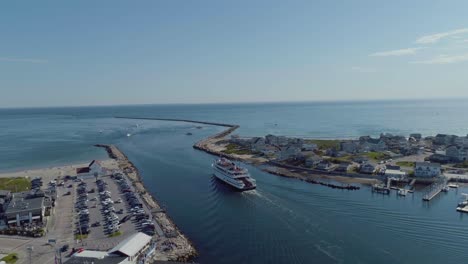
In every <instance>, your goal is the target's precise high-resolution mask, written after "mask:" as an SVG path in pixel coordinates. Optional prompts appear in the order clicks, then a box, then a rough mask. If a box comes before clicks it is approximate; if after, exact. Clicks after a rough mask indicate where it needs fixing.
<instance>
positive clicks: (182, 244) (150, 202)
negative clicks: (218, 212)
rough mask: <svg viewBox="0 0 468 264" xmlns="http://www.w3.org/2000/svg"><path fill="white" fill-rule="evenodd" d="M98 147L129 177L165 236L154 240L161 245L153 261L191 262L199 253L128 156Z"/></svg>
mask: <svg viewBox="0 0 468 264" xmlns="http://www.w3.org/2000/svg"><path fill="white" fill-rule="evenodd" d="M95 146H96V147H101V148H104V149H105V150H106V151H107V153H108V155H109V157H110V158H112V159H115V160H116V161H117V163H118V165H119V168H120V169H121V170H122V171H123V172H124V174H125V175H126V176H127V177H128V179H129V180H130V182H131V183H132V185H133V187H134V188H135V190H136V192H138V193H139V194H140V196H141V198H142V200H143V202H144V203H145V204H146V206H147V207H148V208H150V210H151V214H152V216H153V218H154V220H155V221H156V222H157V224H158V225H159V226H160V227H161V229H162V231H163V233H164V235H163V236H162V237H160V236H158V235H155V237H154V239H155V240H156V242H157V243H158V244H159V245H160V246H158V247H157V249H156V251H155V253H154V255H153V260H162V261H166V260H170V261H184V262H185V261H190V260H192V259H193V258H194V257H195V256H196V255H197V251H196V249H195V247H194V246H193V245H192V243H191V242H190V241H189V239H188V238H186V237H185V236H184V235H183V234H182V232H181V231H180V230H179V228H177V226H176V224H175V223H174V222H173V221H172V219H171V218H170V217H169V216H168V215H167V214H166V213H165V211H164V210H163V209H162V207H161V206H160V204H159V203H158V201H157V200H156V199H155V198H154V197H153V196H152V195H151V194H150V193H149V192H148V191H147V188H146V187H145V185H144V183H143V180H142V179H141V176H140V173H139V171H138V169H137V168H136V167H135V166H134V164H133V163H132V162H131V161H130V160H129V159H128V158H127V156H126V155H125V154H124V153H123V152H122V151H120V150H119V149H118V148H117V147H116V146H114V145H105V144H96V145H95Z"/></svg>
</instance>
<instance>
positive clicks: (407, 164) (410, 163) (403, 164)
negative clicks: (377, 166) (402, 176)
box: [396, 161, 414, 167]
mask: <svg viewBox="0 0 468 264" xmlns="http://www.w3.org/2000/svg"><path fill="white" fill-rule="evenodd" d="M396 165H398V166H401V167H414V162H413V161H397V162H396Z"/></svg>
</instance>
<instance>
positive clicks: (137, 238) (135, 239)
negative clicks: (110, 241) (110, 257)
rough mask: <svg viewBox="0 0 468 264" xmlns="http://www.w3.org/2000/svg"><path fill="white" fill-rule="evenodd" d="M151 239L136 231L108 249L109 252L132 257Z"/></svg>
mask: <svg viewBox="0 0 468 264" xmlns="http://www.w3.org/2000/svg"><path fill="white" fill-rule="evenodd" d="M150 241H151V237H150V236H148V235H147V234H145V233H142V232H138V233H136V234H133V235H131V236H129V237H127V238H126V239H125V240H123V241H122V242H120V243H119V244H118V245H117V246H115V247H114V248H113V249H111V250H109V253H110V254H119V255H125V256H128V257H133V256H135V254H137V253H138V251H140V250H141V249H142V248H143V247H145V246H146V245H147V244H148V243H149V242H150Z"/></svg>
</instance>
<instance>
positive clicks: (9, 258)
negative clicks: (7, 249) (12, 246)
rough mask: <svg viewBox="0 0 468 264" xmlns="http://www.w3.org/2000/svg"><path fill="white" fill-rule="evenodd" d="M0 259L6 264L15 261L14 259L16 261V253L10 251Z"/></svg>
mask: <svg viewBox="0 0 468 264" xmlns="http://www.w3.org/2000/svg"><path fill="white" fill-rule="evenodd" d="M1 260H3V261H5V262H6V263H8V264H12V263H16V261H18V254H16V253H10V254H8V255H6V256H5V257H3V258H2V259H1Z"/></svg>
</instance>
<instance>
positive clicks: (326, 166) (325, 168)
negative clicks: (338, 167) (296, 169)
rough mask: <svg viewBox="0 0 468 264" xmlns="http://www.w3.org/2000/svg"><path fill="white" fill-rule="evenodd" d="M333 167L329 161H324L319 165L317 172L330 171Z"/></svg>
mask: <svg viewBox="0 0 468 264" xmlns="http://www.w3.org/2000/svg"><path fill="white" fill-rule="evenodd" d="M332 165H333V164H332V163H331V162H329V161H328V160H322V161H320V162H319V163H318V164H317V170H323V171H328V170H330V169H331V168H332Z"/></svg>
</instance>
